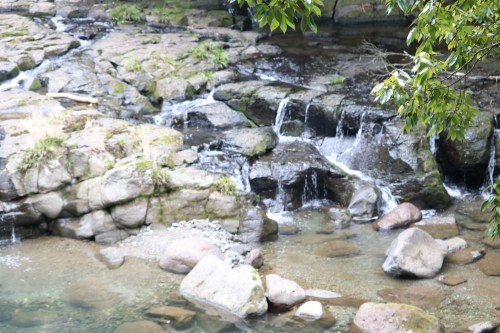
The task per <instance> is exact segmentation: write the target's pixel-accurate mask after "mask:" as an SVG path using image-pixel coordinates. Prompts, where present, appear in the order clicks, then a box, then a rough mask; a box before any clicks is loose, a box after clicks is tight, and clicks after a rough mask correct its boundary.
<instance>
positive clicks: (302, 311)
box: [295, 301, 323, 320]
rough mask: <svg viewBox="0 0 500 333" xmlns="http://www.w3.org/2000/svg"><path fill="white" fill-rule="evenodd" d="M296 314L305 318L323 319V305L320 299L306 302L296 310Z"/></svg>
mask: <svg viewBox="0 0 500 333" xmlns="http://www.w3.org/2000/svg"><path fill="white" fill-rule="evenodd" d="M295 316H297V317H299V318H302V319H304V320H318V319H321V317H323V306H322V305H321V303H320V302H318V301H309V302H305V303H304V304H302V305H301V306H300V307H299V308H298V309H297V311H295Z"/></svg>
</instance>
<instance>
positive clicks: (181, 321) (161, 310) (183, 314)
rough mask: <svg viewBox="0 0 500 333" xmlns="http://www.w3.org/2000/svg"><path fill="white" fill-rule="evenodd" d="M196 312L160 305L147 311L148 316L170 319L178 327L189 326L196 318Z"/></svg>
mask: <svg viewBox="0 0 500 333" xmlns="http://www.w3.org/2000/svg"><path fill="white" fill-rule="evenodd" d="M195 315H196V312H194V311H190V310H186V309H183V308H179V307H175V306H159V307H155V308H150V309H148V310H147V311H146V316H148V317H150V318H154V319H164V320H169V321H170V322H171V325H172V326H174V327H175V328H177V329H184V328H186V327H187V326H189V325H190V324H191V323H192V322H193V321H194V318H195Z"/></svg>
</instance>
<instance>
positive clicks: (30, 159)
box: [19, 136, 66, 173]
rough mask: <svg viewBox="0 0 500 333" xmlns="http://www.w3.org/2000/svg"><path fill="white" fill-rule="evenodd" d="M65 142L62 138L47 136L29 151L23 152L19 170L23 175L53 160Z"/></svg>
mask: <svg viewBox="0 0 500 333" xmlns="http://www.w3.org/2000/svg"><path fill="white" fill-rule="evenodd" d="M65 143H66V140H65V139H64V138H62V137H56V136H47V137H45V138H44V139H42V140H41V141H39V142H37V143H36V144H35V146H34V147H33V148H31V149H28V150H25V151H23V152H22V153H21V154H22V155H21V162H20V164H19V169H20V170H21V172H23V173H25V172H26V171H28V170H29V169H31V168H32V167H38V166H40V165H41V164H42V163H44V162H46V161H48V160H50V159H52V158H54V157H55V156H56V153H57V151H58V150H59V149H60V148H62V147H64V145H65Z"/></svg>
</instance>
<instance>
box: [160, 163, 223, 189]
mask: <svg viewBox="0 0 500 333" xmlns="http://www.w3.org/2000/svg"><path fill="white" fill-rule="evenodd" d="M214 181H215V177H214V176H213V175H212V174H210V173H208V172H207V171H203V170H199V169H195V168H179V169H175V170H173V171H171V172H170V176H169V178H168V186H169V188H171V189H173V190H175V189H179V188H187V187H188V188H191V189H207V188H209V187H210V186H212V185H213V184H214Z"/></svg>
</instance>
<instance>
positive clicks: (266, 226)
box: [238, 207, 278, 242]
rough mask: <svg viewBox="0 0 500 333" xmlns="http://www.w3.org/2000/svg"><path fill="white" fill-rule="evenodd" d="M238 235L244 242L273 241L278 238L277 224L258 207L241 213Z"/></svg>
mask: <svg viewBox="0 0 500 333" xmlns="http://www.w3.org/2000/svg"><path fill="white" fill-rule="evenodd" d="M238 235H239V236H240V237H241V238H242V239H243V240H245V241H246V242H265V241H273V240H276V239H277V238H278V223H277V222H276V221H274V220H271V219H270V218H268V217H267V215H266V213H265V212H264V211H263V210H262V209H261V208H258V207H249V208H246V209H244V210H243V211H242V213H241V217H240V227H239V229H238Z"/></svg>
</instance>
